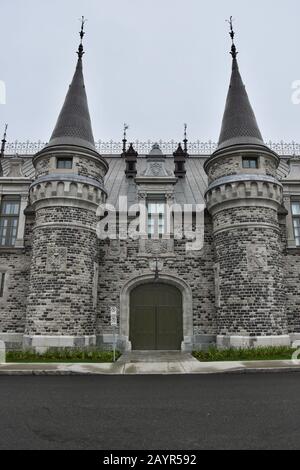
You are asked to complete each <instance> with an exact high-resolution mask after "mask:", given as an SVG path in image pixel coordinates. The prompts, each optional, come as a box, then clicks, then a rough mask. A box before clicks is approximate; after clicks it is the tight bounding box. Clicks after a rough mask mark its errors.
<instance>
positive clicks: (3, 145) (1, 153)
mask: <svg viewBox="0 0 300 470" xmlns="http://www.w3.org/2000/svg"><path fill="white" fill-rule="evenodd" d="M7 128H8V124H5V126H4V134H3V139H2V140H1V151H0V156H1V157H4V153H5V144H6V132H7Z"/></svg>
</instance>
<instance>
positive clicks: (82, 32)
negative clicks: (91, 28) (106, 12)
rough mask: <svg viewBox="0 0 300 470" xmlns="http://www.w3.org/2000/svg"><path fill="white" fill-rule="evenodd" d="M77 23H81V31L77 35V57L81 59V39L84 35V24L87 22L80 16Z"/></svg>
mask: <svg viewBox="0 0 300 470" xmlns="http://www.w3.org/2000/svg"><path fill="white" fill-rule="evenodd" d="M79 21H80V22H81V30H80V33H79V36H80V44H79V47H78V52H77V54H78V57H79V59H81V57H82V56H83V54H84V51H83V45H82V41H83V37H84V35H85V31H84V25H85V23H86V22H87V20H86V19H85V17H84V16H82V17H81V18H80V19H79Z"/></svg>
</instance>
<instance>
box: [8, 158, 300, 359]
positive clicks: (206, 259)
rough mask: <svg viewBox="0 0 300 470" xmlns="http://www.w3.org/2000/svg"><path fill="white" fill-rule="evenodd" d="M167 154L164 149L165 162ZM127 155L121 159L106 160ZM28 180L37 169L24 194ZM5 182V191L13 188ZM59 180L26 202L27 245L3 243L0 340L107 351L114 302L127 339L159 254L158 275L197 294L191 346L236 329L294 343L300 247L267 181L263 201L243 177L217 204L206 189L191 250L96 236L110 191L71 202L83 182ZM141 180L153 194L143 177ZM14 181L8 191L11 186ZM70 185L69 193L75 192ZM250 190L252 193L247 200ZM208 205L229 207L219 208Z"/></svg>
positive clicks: (190, 313)
mask: <svg viewBox="0 0 300 470" xmlns="http://www.w3.org/2000/svg"><path fill="white" fill-rule="evenodd" d="M9 158H10V157H7V161H8V162H9ZM27 158H28V157H27ZM171 158H172V157H171V156H168V157H167V163H168V162H171ZM193 158H194V160H193V162H192V166H193V167H194V168H196V167H197V166H198V167H199V168H200V165H202V162H203V161H204V160H205V159H203V157H200V156H199V157H193ZM119 160H120V157H119V156H114V157H111V160H110V161H113V162H114V161H116V162H117V161H119ZM111 165H112V166H114V165H115V164H114V163H111ZM190 170H191V168H190V163H189V162H188V165H187V176H186V179H187V181H186V183H185V184H188V179H189V178H190V177H192V176H191V171H190ZM118 171H119V170H118ZM123 172H124V174H123ZM47 175H48V176H49V172H48V173H47ZM42 176H44V175H42ZM111 176H112V177H114V178H115V177H116V176H117V175H112V174H111ZM120 176H121V175H119V177H120ZM31 181H32V178H31V177H29V178H28V182H27V186H26V187H27V191H28V193H29V186H30V184H31ZM37 181H38V180H37ZM122 181H123V183H122V182H121V181H120V185H123V184H124V181H126V176H125V162H124V161H123V162H122ZM214 181H215V180H214ZM4 182H5V180H3V186H2V188H3V189H2V194H4V192H5V193H6V192H7V191H4V186H5V184H4ZM281 182H282V184H283V190H284V194H285V199H284V201H285V205H286V208H287V209H288V201H289V200H290V197H293V195H294V194H295V193H296V192H297V190H296V187H294V189H293V194H292V195H291V196H290V195H289V191H290V187H289V179H288V177H287V178H286V180H285V181H281ZM62 183H63V186H62V187H61V189H60V188H59V187H58V185H57V182H55V181H52V182H51V185H54V186H51V187H50V186H49V181H48V188H47V189H45V190H42V189H41V188H40V189H39V190H36V189H34V188H35V187H36V186H38V185H36V186H33V187H31V189H30V192H31V195H32V196H31V197H32V202H33V203H34V205H36V206H37V207H39V206H38V205H39V204H40V205H41V207H40V208H38V209H37V210H36V211H34V210H33V207H32V206H31V210H28V209H27V210H26V211H25V213H26V215H25V220H26V223H25V230H24V247H23V248H17V247H14V248H0V272H2V271H5V272H6V273H7V276H6V279H5V286H4V295H3V297H2V298H0V307H1V316H0V330H1V335H0V336H1V338H0V339H3V340H5V341H6V343H7V346H8V347H9V348H13V347H15V348H16V347H21V345H25V346H30V345H33V346H34V347H36V348H37V349H39V350H44V348H45V347H49V346H56V347H57V346H68V345H69V346H75V345H77V346H79V347H84V346H88V345H91V344H95V343H96V344H97V345H98V346H99V347H103V348H110V347H111V343H112V327H111V326H110V307H111V306H112V305H115V306H117V311H118V325H119V328H120V331H119V334H118V347H120V348H121V349H126V348H128V347H130V344H129V343H128V329H127V330H126V325H125V326H124V318H125V317H126V315H127V311H128V305H126V303H129V299H130V292H131V290H132V289H133V288H134V287H135V286H136V285H139V283H140V282H150V281H151V279H152V280H153V279H154V269H155V263H154V261H153V260H155V258H156V257H157V256H158V258H159V260H160V262H159V275H160V278H161V280H163V281H164V282H166V283H171V284H173V285H176V286H177V287H178V288H179V289H181V290H182V292H183V294H184V295H186V298H187V299H188V300H187V301H188V302H191V305H190V306H189V307H190V308H186V311H185V313H184V314H185V315H186V325H187V330H186V332H187V333H188V334H187V335H186V338H185V342H184V344H183V347H184V348H185V349H191V348H202V347H207V345H208V344H212V343H216V341H217V338H219V343H220V345H221V346H224V345H226V342H227V344H231V345H234V344H235V343H234V341H235V339H234V338H236V337H237V336H238V337H239V338H240V339H239V340H238V341H239V344H240V342H241V341H242V342H243V344H249V345H250V344H260V343H259V338H261V342H262V343H261V344H263V340H265V338H269V341H272V342H273V344H275V343H276V340H277V341H279V339H280V338H281V339H282V338H283V337H287V335H290V336H289V338H290V340H291V341H293V340H294V339H297V338H298V335H299V333H300V314H299V312H300V291H299V281H300V256H299V248H289V247H288V238H289V232H290V226H289V225H288V223H289V222H288V221H289V218H288V217H286V216H285V215H281V216H280V218H278V210H277V209H276V207H277V203H276V204H275V206H272V204H273V203H272V202H271V201H272V200H273V199H272V198H271V199H268V198H267V199H265V198H266V195H267V194H270V192H269V190H265V192H263V190H262V191H261V198H260V199H259V196H258V194H259V193H260V189H259V188H258V186H257V185H259V184H260V183H259V182H254V183H253V182H252V183H251V184H252V189H251V185H250V189H249V192H248V193H247V192H246V186H244V187H243V188H235V189H232V188H229V183H226V184H227V185H228V186H227V189H226V191H227V195H228V196H227V197H225V196H224V194H225V193H224V194H223V196H222V198H221V202H220V200H219V197H215V199H212V200H213V201H214V202H213V203H211V199H210V198H209V197H208V196H207V198H208V199H207V201H208V202H207V204H208V209H209V210H210V212H211V213H209V212H208V211H205V218H204V227H205V230H204V235H205V238H204V246H203V247H202V248H201V249H200V250H196V251H191V252H188V251H186V241H185V240H173V242H172V243H171V245H170V243H169V241H168V240H144V242H146V245H145V243H141V240H130V239H129V240H106V241H102V240H98V238H97V236H96V223H97V220H96V214H95V208H96V207H97V206H98V204H99V203H101V201H102V202H103V200H105V198H106V196H105V194H104V193H103V192H101V191H100V189H99V190H98V188H97V191H99V193H97V194H96V193H94V190H92V191H91V193H89V189H88V188H87V189H86V192H84V190H83V187H82V189H81V191H80V194H81V196H80V202H77V203H76V204H75V202H74V199H73V198H74V197H76V198H77V197H78V188H76V185H77V184H81V183H78V182H76V181H75V180H74V182H73V183H72V182H68V181H63V182H62V180H60V181H59V184H62ZM18 184H19V183H18ZM72 184H73V185H74V186H73V189H72ZM141 184H143V191H145V187H146V186H145V185H146V183H145V181H144V180H143V182H142V183H141ZM160 184H161V183H160ZM176 184H177V183H176ZM176 184H175V193H174V194H175V195H174V197H175V199H176V197H177V196H176ZM180 184H182V182H181V183H180ZM238 184H241V183H240V182H238ZM243 184H245V182H244V183H243ZM298 184H299V188H300V182H299V183H298ZM6 185H7V186H8V185H11V182H7V183H6ZM137 186H138V185H137ZM54 188H56V189H54ZM273 189H274V188H273ZM7 190H8V191H12V189H11V188H10V187H9V188H7ZM169 190H170V188H169ZM214 190H215V188H214ZM70 192H71V194H72V196H73V198H71V199H68V195H69V194H70ZM137 192H138V188H137ZM221 193H222V190H221V191H220V194H221ZM84 194H85V195H84ZM89 194H92V195H94V197H95V199H93V198H92V196H91V195H89ZM251 194H255V198H254V202H250V206H249V201H251V200H252V197H250V196H251ZM274 194H275V196H276V195H277V192H276V190H274ZM236 195H240V196H241V195H242V197H241V198H240V201H241V205H237V206H236V203H234V201H235V200H236ZM263 195H264V197H263ZM108 196H109V195H108ZM272 197H273V196H272ZM276 197H277V196H276ZM276 197H275V199H276ZM44 198H45V199H46V201H47V205H46V207H45V205H44V202H43V201H44ZM57 198H58V199H57ZM61 198H63V200H64V206H61V205H59V206H58V205H57V202H56V201H55V200H56V199H57V200H58V201H60V204H61V200H62V199H61ZM258 200H259V201H260V202H259V203H258ZM93 201H94V203H93ZM201 201H202V195H200V194H199V202H201ZM266 201H267V202H266ZM268 201H269V202H268ZM89 204H91V205H89ZM210 204H214V205H216V206H218V207H219V209H220V208H222V207H224V209H223V208H222V209H220V210H216V212H215V214H213V210H212V208H211V206H210ZM220 204H221V205H220ZM269 204H271V206H270V205H269ZM231 205H233V207H230V206H231ZM129 222H130V220H129ZM290 236H291V235H290ZM145 247H146V248H145ZM75 281H76V282H75ZM54 284H55V286H56V288H55V290H53V285H54ZM129 315H130V307H129ZM122 316H123V318H122ZM125 323H126V321H125ZM122 329H123V331H121V330H122ZM62 338H63V339H62ZM230 338H231V339H230ZM270 338H272V340H270ZM45 344H46V346H45Z"/></svg>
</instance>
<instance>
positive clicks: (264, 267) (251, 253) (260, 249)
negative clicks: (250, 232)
mask: <svg viewBox="0 0 300 470" xmlns="http://www.w3.org/2000/svg"><path fill="white" fill-rule="evenodd" d="M247 264H248V274H249V275H250V276H260V277H261V276H262V275H263V273H266V272H268V271H269V267H268V255H267V249H266V247H265V246H263V245H249V246H248V247H247Z"/></svg>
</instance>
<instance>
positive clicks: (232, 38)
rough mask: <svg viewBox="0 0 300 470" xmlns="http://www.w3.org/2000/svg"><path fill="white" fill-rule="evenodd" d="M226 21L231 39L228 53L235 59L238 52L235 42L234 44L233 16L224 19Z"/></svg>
mask: <svg viewBox="0 0 300 470" xmlns="http://www.w3.org/2000/svg"><path fill="white" fill-rule="evenodd" d="M226 22H227V23H229V26H230V31H229V36H230V37H231V41H232V46H231V52H230V54H231V55H232V57H233V59H236V56H237V55H238V52H237V50H236V47H235V44H234V36H235V32H234V29H233V18H232V16H231V17H230V18H229V20H226Z"/></svg>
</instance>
